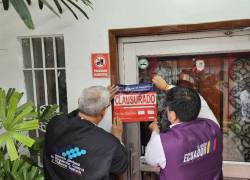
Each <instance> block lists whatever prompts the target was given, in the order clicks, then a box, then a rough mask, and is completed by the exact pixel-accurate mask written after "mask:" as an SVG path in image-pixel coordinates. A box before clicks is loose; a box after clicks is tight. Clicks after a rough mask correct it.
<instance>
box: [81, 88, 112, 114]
mask: <svg viewBox="0 0 250 180" xmlns="http://www.w3.org/2000/svg"><path fill="white" fill-rule="evenodd" d="M109 96H110V95H109V91H108V90H107V88H105V87H103V86H91V87H88V88H85V89H83V91H82V94H81V96H80V97H79V111H80V112H82V113H84V114H87V115H90V116H97V115H99V114H100V113H101V112H102V110H104V109H105V107H107V106H108V105H109V102H110V101H109Z"/></svg>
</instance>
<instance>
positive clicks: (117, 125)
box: [112, 118, 123, 141]
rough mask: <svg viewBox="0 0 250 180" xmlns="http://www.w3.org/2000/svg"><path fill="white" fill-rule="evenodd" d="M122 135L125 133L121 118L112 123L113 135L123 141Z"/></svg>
mask: <svg viewBox="0 0 250 180" xmlns="http://www.w3.org/2000/svg"><path fill="white" fill-rule="evenodd" d="M122 133H123V123H122V121H121V120H120V119H119V118H114V119H113V123H112V134H113V135H114V136H115V137H116V138H117V139H119V140H120V141H121V140H122Z"/></svg>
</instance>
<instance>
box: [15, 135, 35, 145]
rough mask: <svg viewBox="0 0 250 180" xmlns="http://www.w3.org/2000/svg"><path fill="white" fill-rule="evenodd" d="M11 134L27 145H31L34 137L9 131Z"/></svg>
mask: <svg viewBox="0 0 250 180" xmlns="http://www.w3.org/2000/svg"><path fill="white" fill-rule="evenodd" d="M11 136H12V137H13V138H15V139H16V140H18V141H19V142H21V143H22V144H24V145H26V146H28V147H31V146H32V145H33V144H34V142H35V140H34V139H32V138H30V137H28V136H25V135H23V134H21V133H16V132H11Z"/></svg>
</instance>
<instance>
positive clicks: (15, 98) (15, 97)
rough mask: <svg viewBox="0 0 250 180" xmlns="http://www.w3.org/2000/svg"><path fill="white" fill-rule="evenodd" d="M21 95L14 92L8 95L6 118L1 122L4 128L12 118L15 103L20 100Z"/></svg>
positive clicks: (14, 111) (14, 112)
mask: <svg viewBox="0 0 250 180" xmlns="http://www.w3.org/2000/svg"><path fill="white" fill-rule="evenodd" d="M22 95H23V94H22V93H18V92H14V93H13V95H12V96H11V97H10V100H9V104H8V112H7V116H6V120H5V121H4V122H3V126H4V127H5V129H8V128H9V126H10V124H11V121H12V120H13V119H14V117H15V114H16V108H17V104H18V102H19V101H20V99H21V97H22Z"/></svg>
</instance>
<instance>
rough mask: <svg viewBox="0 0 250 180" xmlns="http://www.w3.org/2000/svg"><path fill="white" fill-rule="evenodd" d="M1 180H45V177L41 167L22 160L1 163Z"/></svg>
mask: <svg viewBox="0 0 250 180" xmlns="http://www.w3.org/2000/svg"><path fill="white" fill-rule="evenodd" d="M0 167H2V168H1V169H0V180H31V179H32V180H43V179H44V175H43V171H42V169H41V168H40V167H37V166H34V165H32V164H31V163H29V162H28V161H26V160H24V159H22V158H20V159H17V160H15V161H10V160H9V159H6V160H3V161H0Z"/></svg>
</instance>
